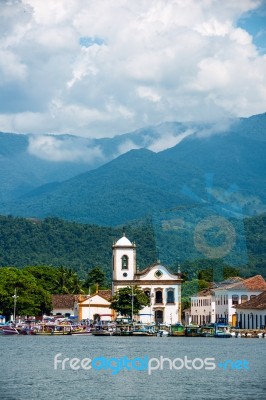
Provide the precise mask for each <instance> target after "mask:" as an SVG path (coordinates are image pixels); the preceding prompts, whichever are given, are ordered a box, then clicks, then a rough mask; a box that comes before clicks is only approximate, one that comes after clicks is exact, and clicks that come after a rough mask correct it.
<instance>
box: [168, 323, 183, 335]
mask: <svg viewBox="0 0 266 400" xmlns="http://www.w3.org/2000/svg"><path fill="white" fill-rule="evenodd" d="M169 336H185V327H184V325H182V324H179V323H177V324H174V325H171V326H170V333H169Z"/></svg>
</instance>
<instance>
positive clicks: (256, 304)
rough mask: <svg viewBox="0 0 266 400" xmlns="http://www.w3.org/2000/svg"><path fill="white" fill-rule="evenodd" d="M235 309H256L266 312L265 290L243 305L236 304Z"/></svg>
mask: <svg viewBox="0 0 266 400" xmlns="http://www.w3.org/2000/svg"><path fill="white" fill-rule="evenodd" d="M235 308H237V309H241V310H243V309H253V310H254V309H256V310H266V290H265V291H264V292H262V293H261V294H259V295H258V296H256V297H254V298H253V299H251V300H249V301H246V302H245V303H242V304H238V305H236V306H235Z"/></svg>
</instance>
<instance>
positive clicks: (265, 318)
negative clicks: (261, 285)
mask: <svg viewBox="0 0 266 400" xmlns="http://www.w3.org/2000/svg"><path fill="white" fill-rule="evenodd" d="M234 307H235V309H236V312H235V315H236V325H237V326H238V327H239V328H240V329H259V328H260V329H265V328H266V290H265V291H264V292H262V293H261V294H259V295H258V296H256V297H252V298H251V300H248V301H246V302H245V303H242V304H237V305H235V306H234Z"/></svg>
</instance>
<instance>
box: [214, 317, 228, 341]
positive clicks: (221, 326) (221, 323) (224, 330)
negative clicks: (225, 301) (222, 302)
mask: <svg viewBox="0 0 266 400" xmlns="http://www.w3.org/2000/svg"><path fill="white" fill-rule="evenodd" d="M214 326H215V332H214V337H215V338H225V339H226V338H231V337H232V333H231V327H230V325H228V324H227V323H226V321H225V319H224V318H221V319H219V320H218V321H217V322H216V323H215V324H214Z"/></svg>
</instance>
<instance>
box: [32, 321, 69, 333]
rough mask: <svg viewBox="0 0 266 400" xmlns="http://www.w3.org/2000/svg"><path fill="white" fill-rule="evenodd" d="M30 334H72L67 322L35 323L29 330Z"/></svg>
mask: <svg viewBox="0 0 266 400" xmlns="http://www.w3.org/2000/svg"><path fill="white" fill-rule="evenodd" d="M30 334H31V335H42V336H43V335H55V336H59V335H72V327H71V325H68V324H52V323H49V324H45V323H41V324H39V325H35V326H34V327H33V329H32V330H31V331H30Z"/></svg>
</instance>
